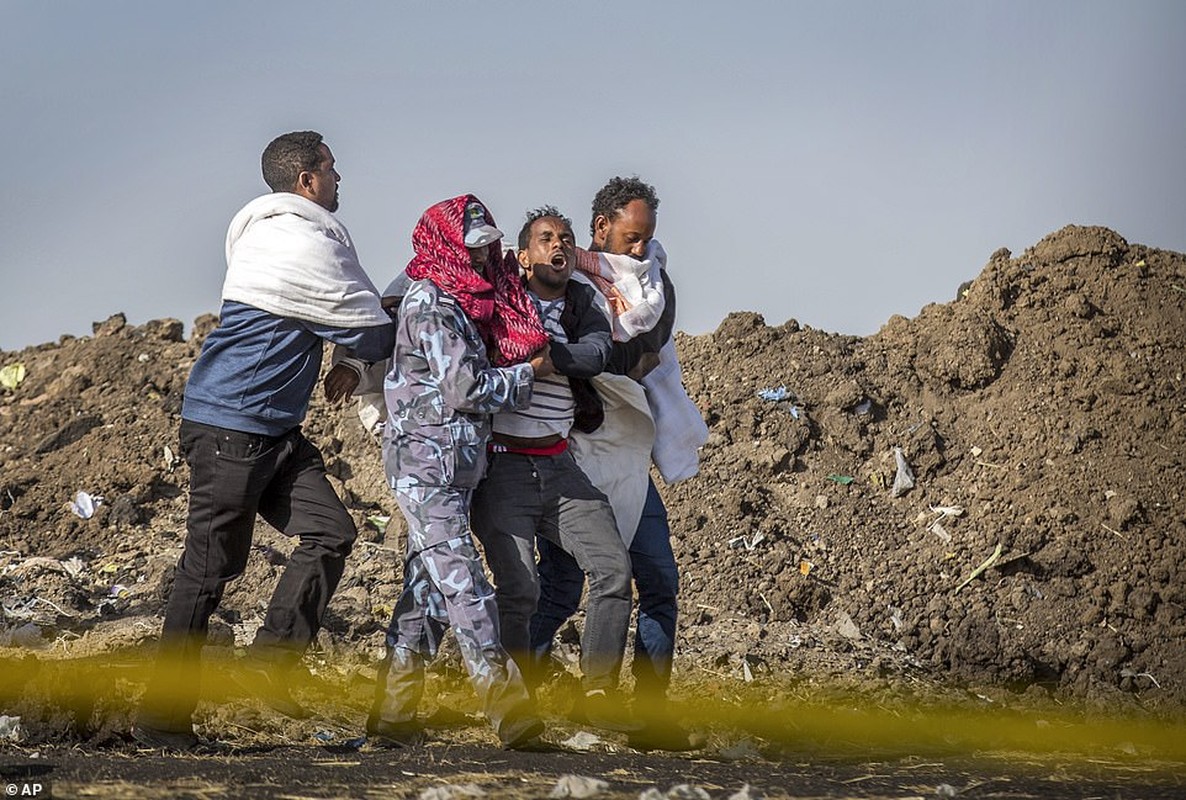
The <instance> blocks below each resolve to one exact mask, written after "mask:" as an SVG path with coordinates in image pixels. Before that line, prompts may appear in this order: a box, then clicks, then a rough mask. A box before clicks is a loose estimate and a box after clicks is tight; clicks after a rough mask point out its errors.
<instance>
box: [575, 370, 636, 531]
mask: <svg viewBox="0 0 1186 800" xmlns="http://www.w3.org/2000/svg"><path fill="white" fill-rule="evenodd" d="M593 386H594V387H595V388H596V389H597V394H598V395H600V396H601V402H602V405H603V406H604V408H605V421H604V422H603V423H602V424H601V427H599V428H598V429H597V430H595V431H593V433H581V432H580V431H578V430H576V429H575V428H574V429H573V431H572V432H571V433H570V434H569V444H570V446H571V450H572V456H573V458H574V459H576V462H577V464H578V465H579V466H580V468H581V470H582V471H583V472H584V473H585V474H586V475H588V476H589V480H590V481H592V483H593V485H594V486H596V487H597V488H598V489H600V490H601V491H602V492H604V493H605V496H606V497H608V498H609V503H610V506H612V507H613V509H614V520H615V521H616V522H617V523H618V533H619V535H621V537H622V541H623V542H625V543H626V546H627V547H629V546H630V543H631V542H632V541H634V533H635V531H637V530H638V523H639V520H641V519H642V509H643V506H644V505H646V500H647V477H648V473H649V471H650V466H651V445H652V443H653V442H654V440H655V424H654V423H653V422H652V421H651V411H650V409H649V408H648V407H647V397H646V393H645V392H644V391H643V388H642V386H641V385H639V384H638V383H637V382H635V381H633V380H631V379H630V378H627V377H626V376H625V375H612V374H610V373H608V372H603V373H601V374H600V375H597V376H595V377H594V378H593Z"/></svg>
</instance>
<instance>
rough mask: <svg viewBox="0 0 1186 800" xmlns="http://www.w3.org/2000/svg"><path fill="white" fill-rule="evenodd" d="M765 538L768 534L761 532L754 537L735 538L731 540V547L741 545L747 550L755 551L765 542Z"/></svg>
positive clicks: (742, 536)
mask: <svg viewBox="0 0 1186 800" xmlns="http://www.w3.org/2000/svg"><path fill="white" fill-rule="evenodd" d="M765 538H766V534H764V533H762V532H761V531H758V532H757V533H755V534H754V535H753V536H752V537H751V536H746V535H745V534H742V535H741V536H734V537H733V538H732V539H730V540H729V546H730V547H736V546H737V545H738V544H741V545H744V547H745V549H746V550H753V549H754V548H755V547H757V546H758V544H760V543H761V542H762V541H763V540H765Z"/></svg>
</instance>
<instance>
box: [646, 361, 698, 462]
mask: <svg viewBox="0 0 1186 800" xmlns="http://www.w3.org/2000/svg"><path fill="white" fill-rule="evenodd" d="M642 385H643V386H645V387H646V390H647V404H648V405H649V406H650V408H651V416H652V417H653V418H654V420H655V446H654V448H653V449H652V450H651V459H652V460H653V461H654V462H655V466H656V467H658V469H659V474H660V475H662V476H663V480H664V481H666V482H667V483H668V484H672V483H678V482H679V481H682V480H687V479H688V478H691V477H692V476H693V475H695V474H696V473H697V472H699V471H700V453H699V450H700V448H701V447H702V446H703V445H704V443H705V442H707V441H708V426H707V425H705V424H704V417H702V416H701V415H700V409H699V408H698V407H697V406H696V403H694V402H693V401H692V398H690V397H688V392H687V390H686V389H684V379H683V374H682V372H681V371H680V367H679V358H678V357H677V356H676V353H675V339H674V338H671V339H668V340H667V342H666V343H665V344H664V345H663V347H662V349H660V350H659V366H657V367H655V368H654V369H653V370H651V371H650V372H648V373H647V374H646V375H645V376H644V377H643V379H642Z"/></svg>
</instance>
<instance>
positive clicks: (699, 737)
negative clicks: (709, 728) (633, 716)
mask: <svg viewBox="0 0 1186 800" xmlns="http://www.w3.org/2000/svg"><path fill="white" fill-rule="evenodd" d="M627 741H628V743H629V744H630V746H631V747H633V748H634V749H635V750H642V751H644V752H646V751H649V750H665V751H667V752H669V753H686V752H688V751H690V750H700V749H701V748H703V747H704V744H705V742H706V741H707V740H706V738H705V737H704V735H703V734H699V733H689V732H688V731H686V730H684V729H683V728H682V727H680V726H679V725H678V724H676V723H675V722H670V721H657V720H651V721H649V722H647V723H646V724H645V725H643V727H642V728H641V729H639V730H636V731H632V732H631V733H630V735H629V737H628V739H627Z"/></svg>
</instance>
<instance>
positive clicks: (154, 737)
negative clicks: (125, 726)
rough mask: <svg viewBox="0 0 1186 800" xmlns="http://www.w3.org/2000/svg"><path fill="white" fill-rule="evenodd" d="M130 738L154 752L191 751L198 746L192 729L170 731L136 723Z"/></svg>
mask: <svg viewBox="0 0 1186 800" xmlns="http://www.w3.org/2000/svg"><path fill="white" fill-rule="evenodd" d="M132 738H133V739H135V740H136V741H137V742H139V743H140V744H142V745H144V746H145V747H151V748H153V749H154V750H176V751H182V752H184V751H186V750H193V749H194V748H195V747H197V746H198V737H197V736H196V735H195V734H194V732H193V729H192V728H190V729H189V730H177V731H171V730H166V729H164V728H154V727H152V726H151V725H145V724H144V723H143V722H137V723H136V724H134V725H133V726H132Z"/></svg>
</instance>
